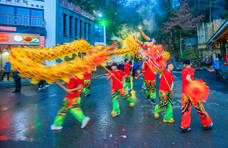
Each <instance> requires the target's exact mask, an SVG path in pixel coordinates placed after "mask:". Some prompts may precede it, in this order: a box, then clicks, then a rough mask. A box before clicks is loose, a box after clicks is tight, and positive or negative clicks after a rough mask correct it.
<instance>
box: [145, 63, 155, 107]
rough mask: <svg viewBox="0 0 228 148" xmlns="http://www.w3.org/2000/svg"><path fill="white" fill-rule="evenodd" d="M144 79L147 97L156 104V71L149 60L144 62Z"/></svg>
mask: <svg viewBox="0 0 228 148" xmlns="http://www.w3.org/2000/svg"><path fill="white" fill-rule="evenodd" d="M143 69H144V71H145V72H144V79H145V82H146V94H147V99H150V101H151V103H152V104H155V98H156V73H155V72H153V71H152V69H151V67H150V66H149V64H148V63H147V62H144V63H143Z"/></svg>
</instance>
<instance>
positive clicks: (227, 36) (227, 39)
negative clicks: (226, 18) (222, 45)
mask: <svg viewBox="0 0 228 148" xmlns="http://www.w3.org/2000/svg"><path fill="white" fill-rule="evenodd" d="M226 41H227V42H228V34H227V35H226Z"/></svg>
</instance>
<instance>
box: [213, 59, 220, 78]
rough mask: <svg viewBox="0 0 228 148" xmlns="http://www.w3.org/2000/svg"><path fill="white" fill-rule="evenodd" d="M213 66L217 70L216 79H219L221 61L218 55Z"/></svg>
mask: <svg viewBox="0 0 228 148" xmlns="http://www.w3.org/2000/svg"><path fill="white" fill-rule="evenodd" d="M213 67H214V69H215V72H216V79H219V70H220V69H221V63H220V60H219V58H218V57H216V58H215V60H214V65H213Z"/></svg>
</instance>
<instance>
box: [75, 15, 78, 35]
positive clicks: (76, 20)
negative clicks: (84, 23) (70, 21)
mask: <svg viewBox="0 0 228 148" xmlns="http://www.w3.org/2000/svg"><path fill="white" fill-rule="evenodd" d="M74 29H75V30H74V36H75V37H77V33H78V19H77V18H75V22H74Z"/></svg>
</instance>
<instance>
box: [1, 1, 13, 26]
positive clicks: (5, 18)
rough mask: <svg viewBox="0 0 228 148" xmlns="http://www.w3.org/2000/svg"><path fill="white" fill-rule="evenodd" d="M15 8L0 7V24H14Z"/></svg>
mask: <svg viewBox="0 0 228 148" xmlns="http://www.w3.org/2000/svg"><path fill="white" fill-rule="evenodd" d="M14 15H15V7H10V6H3V5H0V23H1V24H14Z"/></svg>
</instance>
